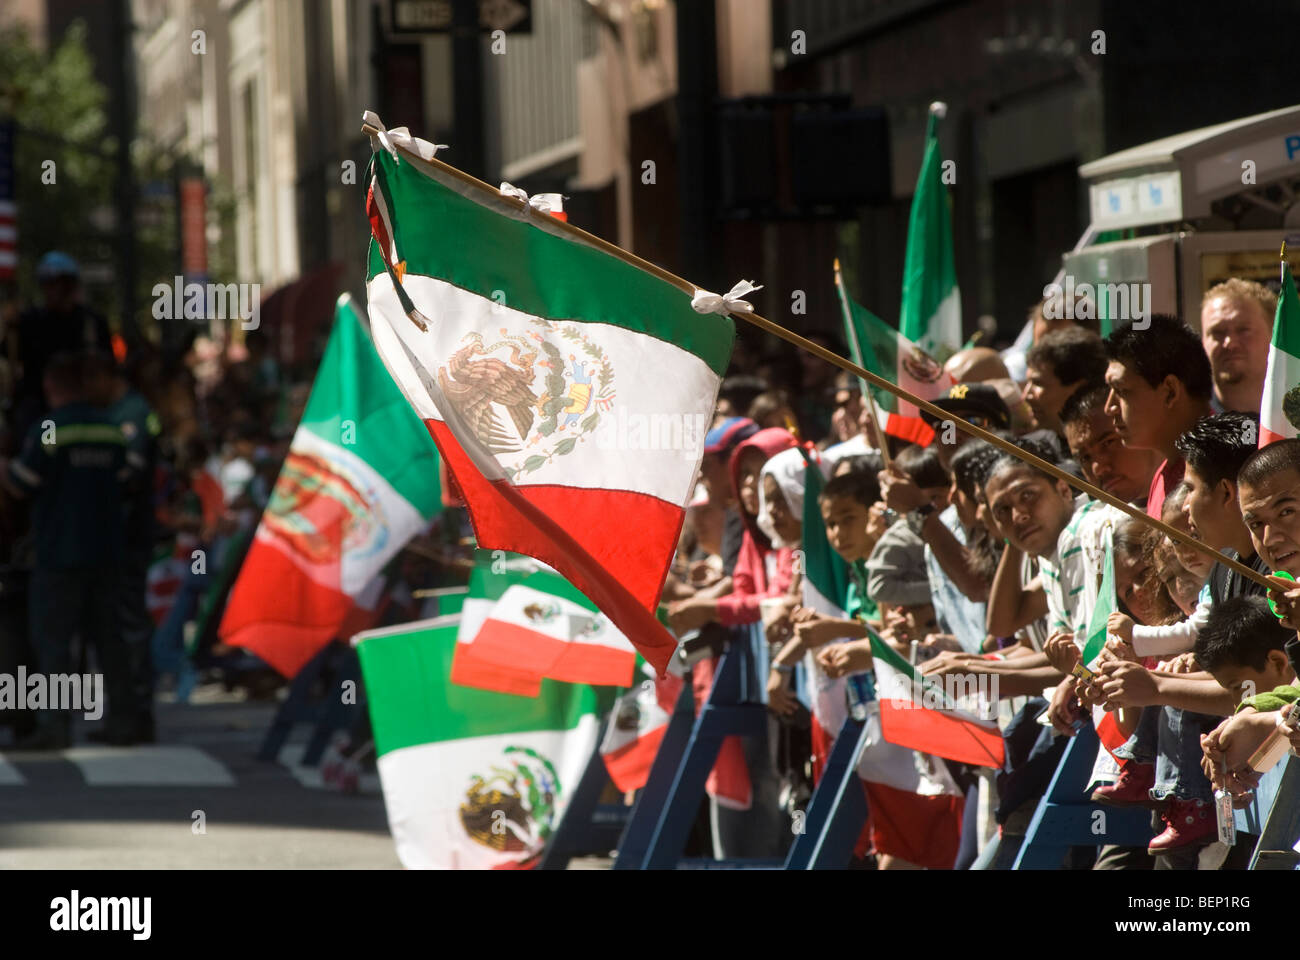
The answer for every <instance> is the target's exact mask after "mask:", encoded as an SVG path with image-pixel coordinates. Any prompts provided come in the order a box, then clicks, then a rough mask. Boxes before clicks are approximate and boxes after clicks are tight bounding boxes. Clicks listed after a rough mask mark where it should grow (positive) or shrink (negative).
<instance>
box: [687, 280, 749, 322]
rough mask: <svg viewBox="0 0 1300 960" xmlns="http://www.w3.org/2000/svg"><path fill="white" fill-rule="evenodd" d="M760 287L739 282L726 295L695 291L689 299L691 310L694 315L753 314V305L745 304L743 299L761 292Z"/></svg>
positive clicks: (743, 281) (746, 281) (747, 282)
mask: <svg viewBox="0 0 1300 960" xmlns="http://www.w3.org/2000/svg"><path fill="white" fill-rule="evenodd" d="M762 289H763V288H762V287H761V286H755V285H754V284H753V283H752V282H750V281H749V280H741V281H740V282H739V283H737V284H736V285H735V286H734V287H732V288H731V289H730V290H728V291H727V292H726V293H722V294H718V293H710V292H709V291H708V290H696V291H695V296H693V297H691V309H693V310H694V311H695V312H696V313H721V314H727V315H730V314H733V313H753V312H754V307H753V304H750V303H747V302H746V301H745V300H743V299H742V298H743V297H747V296H749V295H750V294H751V293H753V292H754V291H756V290H762Z"/></svg>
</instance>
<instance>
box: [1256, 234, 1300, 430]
mask: <svg viewBox="0 0 1300 960" xmlns="http://www.w3.org/2000/svg"><path fill="white" fill-rule="evenodd" d="M1298 430H1300V302H1298V301H1297V298H1296V289H1295V279H1294V278H1293V277H1292V276H1291V267H1290V265H1289V264H1288V263H1287V262H1286V261H1285V260H1283V261H1282V289H1281V290H1279V291H1278V297H1277V313H1276V315H1275V316H1274V318H1273V342H1272V343H1271V344H1270V345H1269V348H1268V373H1267V375H1266V376H1265V377H1264V396H1263V400H1262V401H1261V403H1260V410H1259V445H1260V446H1261V447H1266V446H1268V445H1269V444H1270V443H1272V442H1273V441H1274V440H1286V439H1288V438H1290V437H1294V436H1295V435H1296V433H1297V431H1298Z"/></svg>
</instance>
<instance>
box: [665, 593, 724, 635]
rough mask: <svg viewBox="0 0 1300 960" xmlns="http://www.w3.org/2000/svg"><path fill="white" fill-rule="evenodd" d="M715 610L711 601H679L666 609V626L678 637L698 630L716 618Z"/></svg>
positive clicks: (714, 605) (696, 599) (692, 599)
mask: <svg viewBox="0 0 1300 960" xmlns="http://www.w3.org/2000/svg"><path fill="white" fill-rule="evenodd" d="M717 609H718V608H717V604H715V603H714V602H713V601H712V600H703V599H699V598H695V597H692V598H691V599H689V600H679V601H677V602H676V603H674V604H671V605H670V606H669V607H668V625H669V626H670V627H672V628H673V630H674V631H675V632H676V633H677V634H679V635H680V634H683V633H688V632H690V631H691V630H698V629H699V628H700V627H702V626H704V625H705V624H706V623H708V622H710V621H711V620H713V619H714V618H715V617H716V615H717Z"/></svg>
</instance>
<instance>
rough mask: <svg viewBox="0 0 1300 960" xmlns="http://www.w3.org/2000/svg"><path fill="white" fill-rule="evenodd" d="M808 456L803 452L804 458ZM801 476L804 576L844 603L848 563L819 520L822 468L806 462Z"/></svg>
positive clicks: (822, 484) (816, 587)
mask: <svg viewBox="0 0 1300 960" xmlns="http://www.w3.org/2000/svg"><path fill="white" fill-rule="evenodd" d="M807 456H808V455H807V454H806V453H805V454H804V459H805V460H807ZM804 476H805V480H804V498H803V555H804V576H805V577H807V578H808V582H809V583H810V584H812V586H813V587H814V588H815V589H816V590H817V592H818V593H820V594H821V595H822V596H823V597H825V598H826V599H827V600H829V601H830V602H831V603H834V604H836V605H837V606H839V607H844V606H845V605H846V603H847V602H848V596H849V565H848V564H847V563H845V562H844V558H843V557H841V556H840V555H839V554H838V553H836V552H835V548H834V547H832V546H831V542H830V540H829V539H828V538H827V536H826V525H825V523H823V521H822V511H821V504H820V503H819V502H818V498H819V497H820V496H821V492H822V488H823V487H824V486H825V481H823V480H822V472H821V469H820V468H819V467H817V465H816V464H813V463H808V465H807V467H806V468H805V470H804Z"/></svg>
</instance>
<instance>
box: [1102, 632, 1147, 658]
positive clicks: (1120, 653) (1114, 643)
mask: <svg viewBox="0 0 1300 960" xmlns="http://www.w3.org/2000/svg"><path fill="white" fill-rule="evenodd" d="M1110 660H1126V661H1128V662H1129V663H1141V662H1142V661H1141V660H1139V659H1138V655H1137V653H1136V652H1134V650H1133V644H1131V643H1129V642H1128V641H1127V640H1121V639H1120V638H1119V637H1108V638H1107V639H1106V645H1105V646H1104V647H1102V648H1101V656H1100V657H1098V662H1099V663H1106V662H1107V661H1110Z"/></svg>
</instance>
